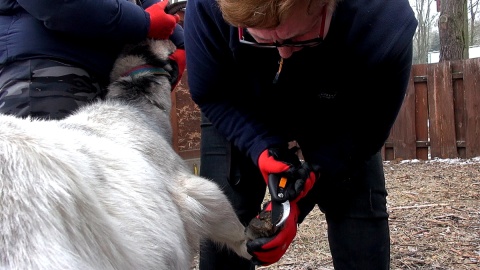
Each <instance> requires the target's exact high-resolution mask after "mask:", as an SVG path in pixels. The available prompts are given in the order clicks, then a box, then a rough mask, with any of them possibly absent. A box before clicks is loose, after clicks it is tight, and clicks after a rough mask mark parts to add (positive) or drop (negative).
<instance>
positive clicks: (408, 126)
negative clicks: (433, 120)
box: [392, 72, 416, 159]
mask: <svg viewBox="0 0 480 270" xmlns="http://www.w3.org/2000/svg"><path fill="white" fill-rule="evenodd" d="M413 80H414V79H413V76H412V72H411V73H410V79H409V81H408V85H407V90H406V93H405V98H404V101H403V104H402V107H401V108H400V111H399V113H398V116H397V119H396V121H395V123H394V125H393V127H392V132H393V136H392V142H393V150H394V159H399V158H400V159H415V158H416V135H415V121H414V120H415V87H414V82H413Z"/></svg>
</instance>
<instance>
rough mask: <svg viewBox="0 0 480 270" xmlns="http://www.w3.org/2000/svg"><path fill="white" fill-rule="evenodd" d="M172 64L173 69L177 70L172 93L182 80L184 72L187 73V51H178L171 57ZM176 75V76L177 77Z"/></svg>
mask: <svg viewBox="0 0 480 270" xmlns="http://www.w3.org/2000/svg"><path fill="white" fill-rule="evenodd" d="M169 58H170V64H171V65H172V67H173V69H174V70H175V69H176V70H177V72H176V74H173V76H172V78H171V84H172V91H173V89H175V87H177V85H178V83H179V82H180V80H181V79H182V76H183V72H184V71H185V67H186V65H187V64H186V61H185V50H184V49H177V50H176V51H174V52H173V53H172V54H170V56H169ZM175 75H176V76H175Z"/></svg>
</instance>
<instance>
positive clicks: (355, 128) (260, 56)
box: [184, 0, 417, 175]
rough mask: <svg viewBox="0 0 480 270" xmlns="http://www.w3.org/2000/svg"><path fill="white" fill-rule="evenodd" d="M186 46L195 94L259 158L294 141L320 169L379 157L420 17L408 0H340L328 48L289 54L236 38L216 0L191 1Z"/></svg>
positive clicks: (406, 75)
mask: <svg viewBox="0 0 480 270" xmlns="http://www.w3.org/2000/svg"><path fill="white" fill-rule="evenodd" d="M185 15H186V17H185V23H184V28H185V48H186V52H187V69H188V83H189V87H190V92H191V96H192V98H193V100H194V101H195V102H196V103H197V104H198V105H199V107H200V109H201V111H202V112H203V113H204V115H205V116H206V117H207V118H208V119H209V120H210V121H211V122H212V123H213V125H214V126H215V127H216V128H217V129H218V130H219V131H220V132H222V133H223V134H224V135H225V136H226V137H227V139H228V140H231V141H233V143H234V144H235V145H236V146H237V147H238V148H239V149H240V150H242V151H243V152H245V153H246V154H248V155H249V156H250V157H251V158H252V160H253V161H254V162H255V163H256V162H257V159H258V156H259V155H260V153H261V152H262V151H263V150H264V149H266V148H268V147H270V146H272V145H275V144H279V143H285V142H287V141H289V140H292V139H296V140H297V141H298V142H299V145H300V147H301V148H302V153H303V154H304V156H305V159H306V160H308V161H310V162H314V163H319V164H320V165H321V166H322V168H323V172H322V173H327V174H332V175H335V174H336V173H339V172H342V173H343V172H345V171H348V170H349V168H351V167H352V165H354V164H357V165H359V164H361V163H362V162H364V161H365V160H366V159H368V158H370V157H371V156H372V155H374V154H375V153H377V152H378V151H379V150H380V149H381V147H382V146H383V144H384V142H385V140H386V139H387V138H388V135H389V131H390V129H391V127H392V125H393V123H394V121H395V118H396V116H397V114H398V111H399V109H400V107H401V104H402V101H403V99H404V95H405V92H406V88H407V84H408V82H409V76H410V69H411V63H412V38H413V35H414V33H415V30H416V26H417V20H416V19H415V15H414V13H413V11H412V8H411V7H410V4H409V2H408V0H342V1H339V3H338V6H337V8H336V10H335V12H334V14H333V18H332V21H331V25H330V29H329V32H328V34H327V36H326V38H325V41H324V43H323V44H322V45H320V46H318V47H314V48H304V49H303V50H301V51H299V52H295V53H294V54H293V56H292V57H290V58H289V59H286V61H285V62H284V65H283V70H282V72H281V74H280V77H279V80H278V82H277V83H276V84H273V83H272V81H273V79H274V77H275V73H276V72H277V70H278V62H279V59H280V57H279V55H278V51H277V50H276V49H265V48H253V47H249V46H248V45H243V44H240V43H239V42H238V33H237V28H236V27H232V26H230V25H228V24H226V23H225V21H224V20H223V18H222V15H221V13H220V11H219V9H218V6H217V4H216V2H215V0H188V4H187V10H186V14H185Z"/></svg>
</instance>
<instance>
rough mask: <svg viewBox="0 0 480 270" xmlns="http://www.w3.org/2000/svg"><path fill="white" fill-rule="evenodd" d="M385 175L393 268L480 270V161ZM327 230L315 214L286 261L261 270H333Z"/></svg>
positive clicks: (404, 168)
mask: <svg viewBox="0 0 480 270" xmlns="http://www.w3.org/2000/svg"><path fill="white" fill-rule="evenodd" d="M384 170H385V175H386V181H387V189H388V192H389V196H388V209H389V214H390V218H389V220H390V237H391V269H436V270H447V269H448V270H463V269H480V159H478V158H475V159H469V160H460V159H454V160H451V159H450V160H433V161H418V160H411V161H402V162H385V163H384ZM318 224H320V228H319V225H318ZM326 229H327V228H326V222H325V219H324V216H323V214H322V213H321V212H320V211H318V210H315V211H313V212H312V213H310V215H309V216H308V217H307V219H306V220H305V221H304V222H303V223H302V225H301V226H300V228H299V231H298V234H297V237H296V238H295V240H294V242H293V243H292V245H291V246H290V248H289V250H288V251H287V253H286V254H285V255H284V256H283V258H282V259H281V260H280V261H279V262H278V263H276V264H274V265H271V266H268V267H259V268H258V269H269V270H277V269H278V270H279V269H282V270H286V269H303V270H305V269H319V270H322V269H333V265H332V260H331V255H330V251H329V247H328V243H327V237H326Z"/></svg>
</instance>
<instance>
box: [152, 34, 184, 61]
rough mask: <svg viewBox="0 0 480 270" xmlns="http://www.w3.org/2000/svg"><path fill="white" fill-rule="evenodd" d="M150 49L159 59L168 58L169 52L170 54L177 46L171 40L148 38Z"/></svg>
mask: <svg viewBox="0 0 480 270" xmlns="http://www.w3.org/2000/svg"><path fill="white" fill-rule="evenodd" d="M149 46H150V50H151V51H152V53H153V54H154V55H156V56H157V57H158V58H159V59H161V60H165V61H167V60H168V57H169V56H170V54H172V53H173V52H174V51H175V50H176V49H177V47H176V46H175V44H173V42H172V41H171V40H168V39H167V40H153V39H151V40H149Z"/></svg>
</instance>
